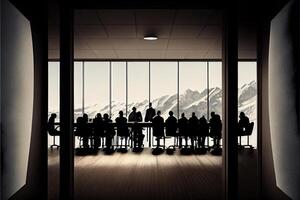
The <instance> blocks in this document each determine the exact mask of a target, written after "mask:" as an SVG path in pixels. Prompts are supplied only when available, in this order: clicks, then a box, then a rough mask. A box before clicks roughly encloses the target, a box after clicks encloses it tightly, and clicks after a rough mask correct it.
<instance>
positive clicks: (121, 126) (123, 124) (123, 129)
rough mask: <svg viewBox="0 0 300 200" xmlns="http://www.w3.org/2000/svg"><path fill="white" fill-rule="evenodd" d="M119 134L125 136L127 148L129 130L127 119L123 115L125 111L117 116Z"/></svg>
mask: <svg viewBox="0 0 300 200" xmlns="http://www.w3.org/2000/svg"><path fill="white" fill-rule="evenodd" d="M116 124H117V134H118V136H119V137H121V138H125V148H127V138H128V136H129V130H128V126H127V119H126V117H124V116H123V111H120V112H119V117H117V118H116Z"/></svg>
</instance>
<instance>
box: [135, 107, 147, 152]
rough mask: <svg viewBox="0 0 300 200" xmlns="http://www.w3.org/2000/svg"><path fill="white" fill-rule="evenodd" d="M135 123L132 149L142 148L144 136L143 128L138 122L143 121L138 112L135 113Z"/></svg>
mask: <svg viewBox="0 0 300 200" xmlns="http://www.w3.org/2000/svg"><path fill="white" fill-rule="evenodd" d="M136 119H137V121H136V122H135V123H134V125H133V142H134V148H139V149H141V148H142V145H143V141H144V137H145V135H144V134H143V127H142V126H141V125H140V124H139V122H142V121H143V117H142V113H141V112H140V111H139V112H137V113H136Z"/></svg>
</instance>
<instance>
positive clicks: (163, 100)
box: [150, 62, 178, 119]
mask: <svg viewBox="0 0 300 200" xmlns="http://www.w3.org/2000/svg"><path fill="white" fill-rule="evenodd" d="M150 69H151V82H150V83H151V93H150V97H151V102H152V105H153V108H155V109H156V110H160V111H161V114H162V117H163V118H164V119H166V118H167V117H168V115H169V114H168V113H169V111H170V110H172V111H173V112H174V116H175V117H176V118H178V107H177V62H151V65H150Z"/></svg>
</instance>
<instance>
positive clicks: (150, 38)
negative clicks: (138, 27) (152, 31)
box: [144, 35, 158, 40]
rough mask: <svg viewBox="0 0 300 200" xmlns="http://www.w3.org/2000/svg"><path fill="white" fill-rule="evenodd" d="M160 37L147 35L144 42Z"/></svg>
mask: <svg viewBox="0 0 300 200" xmlns="http://www.w3.org/2000/svg"><path fill="white" fill-rule="evenodd" d="M157 39H158V37H157V36H155V35H147V36H145V37H144V40H157Z"/></svg>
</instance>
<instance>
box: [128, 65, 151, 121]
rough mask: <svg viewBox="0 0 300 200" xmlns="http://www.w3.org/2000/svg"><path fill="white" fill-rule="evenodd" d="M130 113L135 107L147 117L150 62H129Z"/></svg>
mask: <svg viewBox="0 0 300 200" xmlns="http://www.w3.org/2000/svg"><path fill="white" fill-rule="evenodd" d="M127 65H128V68H127V70H128V72H127V73H128V76H127V77H128V90H127V91H128V94H127V99H128V105H127V110H128V115H129V113H130V112H131V111H132V108H133V107H135V108H136V109H137V111H140V112H141V113H142V116H143V117H145V113H146V109H147V108H148V104H149V62H128V64H127Z"/></svg>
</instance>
